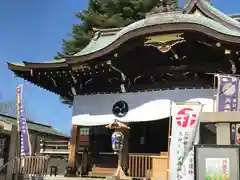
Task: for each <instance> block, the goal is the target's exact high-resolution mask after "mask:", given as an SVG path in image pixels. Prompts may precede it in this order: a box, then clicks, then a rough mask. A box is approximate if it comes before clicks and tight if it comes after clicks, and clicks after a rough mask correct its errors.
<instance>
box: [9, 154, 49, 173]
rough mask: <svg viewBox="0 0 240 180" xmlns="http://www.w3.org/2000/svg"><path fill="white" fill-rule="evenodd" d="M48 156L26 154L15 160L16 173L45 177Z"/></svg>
mask: <svg viewBox="0 0 240 180" xmlns="http://www.w3.org/2000/svg"><path fill="white" fill-rule="evenodd" d="M48 162H49V157H48V156H24V157H21V158H19V159H18V160H16V161H15V168H14V173H16V171H17V172H19V173H20V174H22V175H23V176H25V177H26V176H36V177H43V176H44V175H46V173H47V169H48Z"/></svg>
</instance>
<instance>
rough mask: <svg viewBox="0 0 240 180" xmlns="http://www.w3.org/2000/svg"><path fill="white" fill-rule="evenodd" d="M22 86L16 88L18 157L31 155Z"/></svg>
mask: <svg viewBox="0 0 240 180" xmlns="http://www.w3.org/2000/svg"><path fill="white" fill-rule="evenodd" d="M22 90H23V85H19V86H17V119H18V132H19V135H20V155H21V156H29V155H31V144H30V139H29V133H28V127H27V119H26V116H25V113H24V108H23V101H22Z"/></svg>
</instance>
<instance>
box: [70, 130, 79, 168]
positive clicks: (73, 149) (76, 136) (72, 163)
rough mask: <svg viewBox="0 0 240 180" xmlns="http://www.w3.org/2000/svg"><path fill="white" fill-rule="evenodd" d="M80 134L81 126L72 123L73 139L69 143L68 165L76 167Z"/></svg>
mask: <svg viewBox="0 0 240 180" xmlns="http://www.w3.org/2000/svg"><path fill="white" fill-rule="evenodd" d="M79 136H80V126H77V125H72V131H71V139H70V144H69V156H68V166H69V167H72V168H73V169H75V168H76V159H77V156H76V155H77V149H78V143H79Z"/></svg>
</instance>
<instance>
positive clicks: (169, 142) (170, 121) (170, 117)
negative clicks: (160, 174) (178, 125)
mask: <svg viewBox="0 0 240 180" xmlns="http://www.w3.org/2000/svg"><path fill="white" fill-rule="evenodd" d="M171 127H172V101H170V114H169V123H168V165H167V166H168V169H167V180H169V173H170V144H171Z"/></svg>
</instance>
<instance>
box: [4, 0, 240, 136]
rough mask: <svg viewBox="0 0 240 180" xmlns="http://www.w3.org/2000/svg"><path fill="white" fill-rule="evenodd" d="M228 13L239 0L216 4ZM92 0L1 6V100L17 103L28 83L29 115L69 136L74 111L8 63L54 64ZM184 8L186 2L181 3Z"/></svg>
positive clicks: (11, 0)
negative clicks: (15, 73) (78, 14)
mask: <svg viewBox="0 0 240 180" xmlns="http://www.w3.org/2000/svg"><path fill="white" fill-rule="evenodd" d="M212 2H213V4H214V5H215V6H216V7H217V8H219V9H220V10H222V11H223V12H225V13H231V14H234V13H238V12H239V13H240V9H239V7H240V1H239V0H228V1H226V0H213V1H212ZM87 3H88V0H1V3H0V14H1V15H0V22H1V28H0V63H1V65H0V82H1V83H0V98H1V99H0V100H4V99H6V100H9V99H13V100H14V99H15V88H16V85H17V84H19V83H24V103H25V107H26V111H27V114H28V115H29V116H30V117H31V118H32V119H33V120H35V121H39V122H42V123H49V122H51V124H52V125H53V126H54V127H56V128H57V129H59V130H61V131H63V132H65V133H68V134H69V130H70V127H71V109H70V108H68V107H67V106H66V105H63V104H61V103H60V101H59V98H58V96H56V95H54V94H52V93H50V92H47V91H45V90H43V89H41V88H38V87H36V86H34V85H32V84H30V83H28V82H25V81H23V80H21V79H18V78H15V77H14V76H13V74H12V73H11V72H10V71H9V70H8V68H7V64H6V62H7V61H10V62H21V61H33V62H41V61H48V60H51V59H52V58H53V57H54V56H55V54H56V52H57V51H59V50H61V42H62V39H63V38H66V37H67V35H68V34H69V33H70V32H71V28H72V24H74V23H78V21H77V19H76V18H75V17H74V13H75V12H77V11H79V10H82V9H84V8H86V7H87ZM180 4H182V1H181V2H180Z"/></svg>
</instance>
